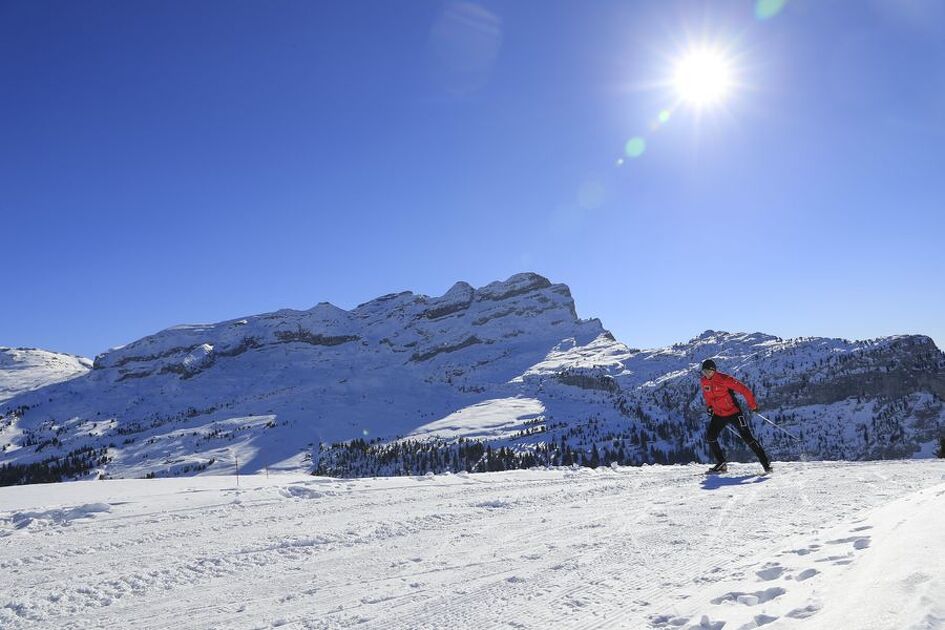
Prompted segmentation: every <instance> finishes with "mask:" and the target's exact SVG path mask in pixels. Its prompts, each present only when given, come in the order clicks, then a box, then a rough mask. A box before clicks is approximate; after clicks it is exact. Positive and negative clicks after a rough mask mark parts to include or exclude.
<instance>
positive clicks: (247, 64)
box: [0, 0, 945, 356]
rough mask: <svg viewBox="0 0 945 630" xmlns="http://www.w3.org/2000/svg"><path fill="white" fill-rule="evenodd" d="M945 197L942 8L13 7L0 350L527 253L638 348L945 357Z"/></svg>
mask: <svg viewBox="0 0 945 630" xmlns="http://www.w3.org/2000/svg"><path fill="white" fill-rule="evenodd" d="M782 5H783V6H782ZM699 47H708V48H713V49H716V50H719V51H722V52H723V54H724V57H725V59H726V63H727V64H728V68H729V70H730V72H731V76H732V77H733V78H732V82H733V83H734V85H733V86H732V87H731V89H730V90H729V91H728V93H727V94H726V95H725V96H724V97H723V98H722V99H721V100H720V102H718V103H717V104H715V105H714V106H711V107H703V108H700V107H698V106H696V105H695V104H693V103H690V102H680V98H679V93H678V89H677V86H676V85H674V83H673V77H674V75H675V72H676V68H677V64H678V63H679V60H680V59H681V58H682V57H684V56H685V51H687V50H689V49H692V48H699ZM661 113H662V115H661ZM634 138H636V140H634V141H633V142H629V141H630V140H631V139H634ZM943 213H945V3H943V2H941V1H939V0H927V1H926V0H834V1H828V0H807V1H802V0H789V1H788V2H786V3H782V2H779V1H777V0H764V2H762V3H760V4H757V3H756V2H754V1H753V0H745V1H735V0H732V1H723V0H709V1H702V2H687V1H678V2H676V1H669V0H661V1H659V2H642V1H641V2H630V1H627V0H620V1H613V2H610V1H605V0H595V1H583V0H581V1H578V0H572V1H567V2H557V1H552V0H540V1H539V0H534V1H529V0H514V1H509V2H504V1H498V0H496V1H491V0H490V1H484V2H481V3H460V2H445V1H442V0H436V1H434V0H410V1H408V0H404V1H399V2H391V1H388V0H378V1H357V0H353V1H345V2H342V1H340V0H339V1H337V2H328V1H319V2H302V1H299V2H280V1H267V2H263V1H258V2H245V1H236V0H232V1H231V0H227V1H225V2H210V1H200V2H156V1H146V0H142V1H136V2H124V1H116V2H99V1H81V2H73V1H71V0H69V1H62V2H46V1H41V0H16V1H11V0H0V234H2V236H3V242H4V255H3V258H2V262H0V287H2V289H3V294H4V296H5V299H4V300H3V306H2V308H0V345H12V346H35V347H42V348H46V349H50V350H58V351H64V352H72V353H76V354H82V355H86V356H93V355H95V354H96V353H98V352H101V351H103V350H105V349H106V348H108V347H110V346H114V345H119V344H123V343H127V342H129V341H132V340H134V339H137V338H139V337H141V336H144V335H146V334H149V333H152V332H155V331H157V330H160V329H162V328H165V327H168V326H172V325H175V324H180V323H195V322H213V321H220V320H223V319H229V318H233V317H239V316H243V315H250V314H255V313H261V312H266V311H272V310H277V309H279V308H283V307H289V308H298V309H305V308H310V307H311V306H313V305H314V304H316V303H318V302H321V301H329V302H332V303H333V304H335V305H338V306H340V307H342V308H352V307H354V306H356V305H357V304H359V303H361V302H364V301H366V300H368V299H371V298H373V297H376V296H378V295H381V294H385V293H391V292H395V291H402V290H412V291H416V292H420V293H425V294H427V295H439V294H442V293H443V292H445V291H446V290H447V289H448V288H449V287H450V286H451V285H452V283H453V282H455V281H457V280H465V281H467V282H470V283H471V284H473V285H475V286H480V285H483V284H486V283H488V282H490V281H493V280H497V279H505V278H507V277H508V276H510V275H512V274H514V273H517V272H520V271H535V272H538V273H541V274H542V275H545V276H547V277H549V278H550V279H551V280H552V281H553V282H564V283H567V284H568V285H569V286H570V287H571V290H572V293H573V295H574V297H575V300H576V302H577V308H578V313H579V314H580V315H581V316H582V317H599V318H600V319H601V320H602V321H603V323H604V325H605V326H606V327H608V328H609V329H611V330H612V331H613V332H614V333H615V335H616V336H617V338H618V339H620V340H621V341H624V342H626V343H627V344H629V345H631V346H636V347H655V346H662V345H668V344H671V343H674V342H676V341H685V340H687V339H689V338H691V337H693V336H695V335H697V334H699V333H700V332H702V331H703V330H705V329H709V328H712V329H717V330H729V331H747V332H754V331H763V332H768V333H771V334H776V335H779V336H782V337H792V336H801V335H803V336H807V335H812V336H831V337H834V336H836V337H847V338H857V339H862V338H870V337H876V336H882V335H888V334H896V333H923V334H928V335H930V336H932V337H933V338H934V339H935V340H936V342H937V343H938V345H939V347H945V242H943V241H945V218H943Z"/></svg>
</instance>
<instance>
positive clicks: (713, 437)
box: [706, 412, 769, 468]
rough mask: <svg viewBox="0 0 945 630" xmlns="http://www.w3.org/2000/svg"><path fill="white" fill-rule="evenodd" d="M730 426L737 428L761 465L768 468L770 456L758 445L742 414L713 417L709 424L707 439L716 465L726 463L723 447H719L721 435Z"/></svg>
mask: <svg viewBox="0 0 945 630" xmlns="http://www.w3.org/2000/svg"><path fill="white" fill-rule="evenodd" d="M730 425H731V426H734V427H735V429H736V430H737V431H738V435H739V436H741V438H742V440H744V441H745V444H747V445H748V446H749V447H750V448H751V450H753V451H754V452H755V455H757V456H758V461H759V462H761V465H762V466H764V467H765V468H767V467H768V464H769V462H768V456H767V455H765V450H764V449H763V448H761V444H759V443H758V440H756V439H755V436H754V435H752V434H751V428H750V427H749V426H748V421H747V420H746V419H745V414H743V413H741V412H739V413H736V414H732V415H731V416H717V415H715V414H713V415H712V421H711V422H710V423H709V432H708V434H707V435H706V439H707V440H708V441H709V449H710V450H711V451H712V457H714V458H715V461H716V463H718V464H721V463H722V462H724V461H725V453H723V452H722V447H721V446H719V434H720V433H722V431H724V430H725V427H726V426H730Z"/></svg>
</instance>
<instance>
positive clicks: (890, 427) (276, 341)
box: [0, 274, 945, 483]
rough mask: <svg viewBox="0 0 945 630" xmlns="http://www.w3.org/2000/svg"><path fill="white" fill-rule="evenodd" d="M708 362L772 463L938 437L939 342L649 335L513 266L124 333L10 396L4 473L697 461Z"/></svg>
mask: <svg viewBox="0 0 945 630" xmlns="http://www.w3.org/2000/svg"><path fill="white" fill-rule="evenodd" d="M709 356H712V357H716V360H717V362H718V363H719V365H720V368H721V369H722V370H723V371H726V372H729V373H732V374H734V375H735V376H737V377H738V378H740V379H742V380H744V381H745V382H747V383H748V384H749V385H750V386H751V387H752V388H753V389H754V390H755V392H756V393H757V394H758V396H759V399H760V401H761V404H762V406H763V412H764V414H765V416H766V417H768V418H770V419H772V420H774V421H775V422H777V423H778V424H779V425H780V428H775V427H773V426H771V425H769V424H766V423H762V422H760V421H759V422H756V423H755V430H756V432H757V434H758V435H759V436H760V438H761V440H762V442H763V443H764V444H765V445H766V448H767V449H768V450H769V452H770V453H771V454H772V455H773V456H774V458H775V459H782V460H784V459H810V458H815V459H875V458H889V457H931V456H933V454H934V453H935V451H936V449H937V447H938V446H939V440H940V438H941V436H942V435H943V433H945V405H943V399H945V355H943V354H942V352H941V351H939V350H938V348H936V347H935V345H934V344H933V343H932V341H931V340H930V339H929V338H927V337H921V336H900V337H890V338H885V339H878V340H871V341H861V342H849V341H845V340H840V339H819V338H807V339H793V340H783V339H780V338H777V337H772V336H770V335H763V334H761V333H753V334H729V333H722V332H714V331H707V332H706V333H703V334H702V335H700V336H699V337H697V338H695V339H692V340H690V341H689V342H687V343H685V344H676V345H674V346H672V347H670V348H663V349H657V350H637V349H631V348H629V347H627V346H626V345H624V344H622V343H620V342H618V341H616V340H615V339H614V337H613V335H611V334H610V333H609V332H608V331H606V330H605V329H604V328H603V326H602V324H601V322H600V321H598V320H596V319H590V320H584V319H581V318H579V317H578V316H577V312H576V310H575V305H574V301H573V300H572V298H571V294H570V291H569V289H568V287H567V286H565V285H561V284H552V283H551V282H550V281H549V280H547V279H546V278H543V277H541V276H538V275H536V274H519V275H516V276H513V277H511V278H509V279H508V280H507V281H505V282H494V283H491V284H489V285H486V286H484V287H480V288H478V289H475V288H473V287H471V286H470V285H468V284H466V283H462V282H460V283H457V284H455V285H454V286H453V287H452V288H451V289H450V290H449V291H448V292H447V293H446V294H444V295H443V296H440V297H427V296H423V295H417V294H414V293H410V292H404V293H397V294H391V295H386V296H382V297H380V298H377V299H375V300H372V301H370V302H367V303H365V304H362V305H360V306H358V307H356V308H354V309H352V310H350V311H346V310H343V309H340V308H338V307H335V306H332V305H331V304H327V303H322V304H318V305H317V306H315V307H314V308H312V309H310V310H307V311H294V310H282V311H277V312H275V313H267V314H263V315H257V316H252V317H245V318H241V319H236V320H231V321H226V322H221V323H218V324H210V325H190V326H177V327H174V328H170V329H167V330H164V331H161V332H159V333H156V334H154V335H150V336H148V337H145V338H143V339H140V340H138V341H135V342H133V343H130V344H128V345H125V346H122V347H118V348H114V349H112V350H110V351H108V352H105V353H103V354H101V355H99V356H97V357H96V358H95V362H94V366H93V369H92V370H91V371H88V372H87V373H86V374H83V375H80V376H78V377H75V378H71V379H70V380H66V381H63V382H59V383H52V384H49V385H46V386H44V387H42V388H40V389H38V390H34V391H28V392H24V393H21V394H19V395H16V396H14V397H12V398H11V399H10V400H7V401H6V402H5V403H4V404H2V405H0V447H2V449H3V452H2V454H0V464H3V465H4V467H3V468H0V482H4V483H15V482H22V481H30V480H32V481H41V480H56V479H60V478H71V477H73V476H92V475H104V476H112V477H141V476H146V475H148V476H174V475H187V474H197V473H209V474H213V473H216V474H223V473H228V472H232V471H234V470H235V468H236V466H239V468H240V470H242V471H243V472H254V471H260V470H263V469H266V470H292V471H308V470H315V471H317V472H319V473H322V474H331V475H340V476H351V475H396V474H405V473H422V472H426V471H442V470H454V471H455V470H461V469H467V470H477V471H480V470H501V469H506V468H517V467H527V466H531V465H534V464H571V463H579V464H587V465H598V464H607V463H610V462H613V461H616V462H619V463H622V464H640V463H645V462H659V463H671V462H688V461H695V460H698V459H704V458H705V445H704V437H703V434H704V430H705V423H706V418H705V412H704V409H703V404H702V401H701V396H700V393H699V390H698V377H697V373H696V368H697V367H698V364H699V363H700V362H701V361H702V359H704V358H706V357H709ZM789 433H790V435H789ZM728 437H729V436H727V435H726V437H725V438H723V441H725V440H728ZM727 448H728V449H729V450H730V456H731V457H732V458H746V456H747V455H748V454H747V453H746V451H744V449H741V448H740V446H739V445H736V444H727ZM748 459H750V458H748Z"/></svg>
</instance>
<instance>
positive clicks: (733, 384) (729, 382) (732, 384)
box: [725, 376, 758, 411]
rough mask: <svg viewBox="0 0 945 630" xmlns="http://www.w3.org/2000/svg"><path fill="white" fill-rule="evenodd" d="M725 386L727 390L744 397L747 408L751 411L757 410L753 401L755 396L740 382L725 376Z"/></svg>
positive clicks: (756, 405) (756, 404)
mask: <svg viewBox="0 0 945 630" xmlns="http://www.w3.org/2000/svg"><path fill="white" fill-rule="evenodd" d="M725 385H726V386H727V387H728V388H729V389H734V390H735V391H736V392H738V393H739V394H741V395H742V396H744V397H745V400H747V401H748V408H749V409H751V410H752V411H755V410H756V409H758V403H757V402H756V401H755V395H754V394H752V393H751V390H750V389H748V387H747V386H746V385H745V384H744V383H742V382H741V381H740V380H738V379H737V378H735V377H733V376H726V381H725Z"/></svg>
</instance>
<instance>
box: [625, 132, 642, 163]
mask: <svg viewBox="0 0 945 630" xmlns="http://www.w3.org/2000/svg"><path fill="white" fill-rule="evenodd" d="M624 151H625V152H626V154H627V157H632V158H638V157H640V156H641V155H643V152H644V151H646V140H644V139H643V138H641V137H640V136H635V137H633V138H630V139H629V140H627V144H626V146H625V147H624Z"/></svg>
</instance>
